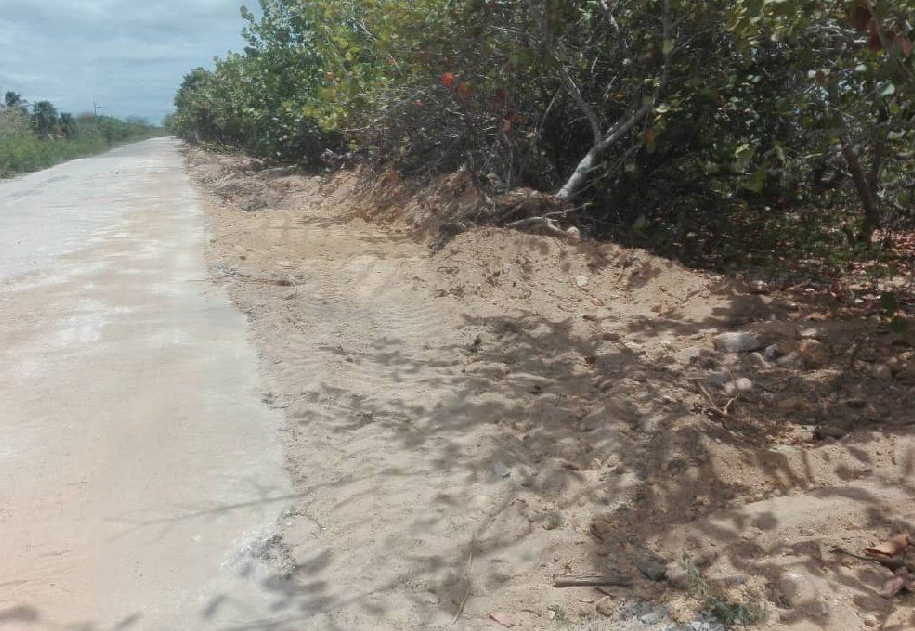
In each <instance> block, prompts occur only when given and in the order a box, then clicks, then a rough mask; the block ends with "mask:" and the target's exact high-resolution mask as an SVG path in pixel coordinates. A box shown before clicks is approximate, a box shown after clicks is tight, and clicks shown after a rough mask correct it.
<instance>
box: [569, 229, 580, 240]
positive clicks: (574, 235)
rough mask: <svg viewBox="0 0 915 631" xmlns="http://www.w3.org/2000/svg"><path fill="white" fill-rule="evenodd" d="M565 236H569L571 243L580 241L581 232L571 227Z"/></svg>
mask: <svg viewBox="0 0 915 631" xmlns="http://www.w3.org/2000/svg"><path fill="white" fill-rule="evenodd" d="M566 234H567V235H569V239H571V240H572V241H581V230H579V229H578V228H576V227H575V226H572V227H570V228H569V229H568V230H566Z"/></svg>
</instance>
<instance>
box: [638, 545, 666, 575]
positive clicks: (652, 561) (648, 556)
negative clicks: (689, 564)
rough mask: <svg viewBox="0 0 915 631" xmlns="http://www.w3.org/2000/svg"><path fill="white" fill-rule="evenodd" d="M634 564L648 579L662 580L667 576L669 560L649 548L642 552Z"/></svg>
mask: <svg viewBox="0 0 915 631" xmlns="http://www.w3.org/2000/svg"><path fill="white" fill-rule="evenodd" d="M634 564H635V566H636V567H637V568H638V569H639V572H641V573H642V574H643V575H644V576H645V578H647V579H648V580H651V581H662V580H664V577H665V576H667V561H665V560H664V559H662V558H661V557H659V556H658V555H657V554H655V553H653V552H650V551H648V550H645V551H643V552H641V553H640V554H639V555H638V556H637V557H636V558H635V561H634Z"/></svg>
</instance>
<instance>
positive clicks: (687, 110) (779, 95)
mask: <svg viewBox="0 0 915 631" xmlns="http://www.w3.org/2000/svg"><path fill="white" fill-rule="evenodd" d="M260 4H261V11H260V12H259V13H258V14H257V15H255V14H254V13H251V12H249V11H247V10H245V9H243V10H242V13H243V16H244V19H245V22H246V26H245V29H244V35H245V38H246V40H247V46H246V47H245V48H244V50H243V51H242V52H240V53H233V54H230V55H229V56H227V57H225V58H224V59H219V60H217V62H216V65H215V67H214V68H213V69H211V70H208V69H202V68H198V69H196V70H194V71H192V72H191V73H190V74H188V75H187V76H186V77H185V80H184V82H183V84H182V85H181V88H180V90H179V92H178V95H177V97H176V99H175V104H176V108H177V110H176V113H175V114H174V115H173V117H172V118H171V121H170V125H171V126H172V127H173V129H174V130H175V131H176V132H177V133H178V134H180V135H181V136H183V137H185V138H187V139H191V140H194V141H199V142H210V143H218V144H222V145H227V146H232V147H238V148H241V149H243V150H245V151H248V152H251V153H254V154H256V155H260V156H268V157H272V158H277V159H279V160H292V161H297V162H300V163H302V164H305V165H309V166H317V165H319V164H320V161H321V157H322V155H326V154H325V152H326V150H328V149H329V150H331V151H334V152H354V153H355V154H356V155H359V156H361V157H362V158H363V159H365V160H367V161H371V162H374V163H375V164H379V165H384V166H386V167H391V168H395V169H397V170H399V171H400V172H401V173H403V174H406V175H428V174H434V173H445V172H451V171H455V170H459V169H464V170H467V171H468V172H470V173H471V174H473V175H474V176H475V177H476V178H478V180H479V181H480V183H481V185H483V186H485V187H488V188H490V189H492V190H494V191H496V192H499V191H502V190H507V189H510V188H514V187H519V186H527V187H531V188H534V189H537V190H541V191H547V192H550V193H555V194H556V195H557V196H558V197H559V198H562V199H567V200H571V201H572V202H574V203H575V205H576V207H577V213H576V221H577V222H578V223H579V224H580V225H583V226H587V227H589V228H590V229H591V230H593V231H594V232H595V233H598V234H603V235H613V236H616V237H617V238H620V239H624V240H627V241H629V242H634V243H641V244H650V245H651V246H653V247H656V248H662V249H665V250H667V251H669V252H672V253H675V254H678V255H680V256H683V257H685V258H690V259H697V260H698V259H700V258H701V259H703V260H705V261H708V260H710V257H713V259H714V262H726V261H727V260H728V259H729V258H736V257H741V256H745V255H746V254H747V252H748V251H750V250H755V251H767V252H768V254H769V255H771V252H772V251H775V250H784V249H785V248H789V247H798V248H801V249H807V250H810V251H814V250H816V251H817V252H823V251H827V252H835V251H838V250H843V251H854V250H856V249H857V250H863V249H870V248H871V245H872V244H873V243H875V242H876V241H875V240H874V239H873V237H874V235H875V234H877V235H885V234H886V230H888V229H894V228H900V227H905V226H911V224H912V222H913V219H915V210H913V207H915V150H913V147H915V103H913V99H912V96H913V92H915V90H913V87H915V80H913V78H915V55H913V46H912V40H913V37H915V24H913V21H912V20H913V16H915V0H895V1H889V0H850V1H844V2H843V1H835V0H831V1H826V0H821V1H817V0H736V1H734V0H707V1H703V2H698V1H694V0H527V1H524V2H521V1H517V0H414V1H413V2H409V3H408V2H401V1H400V0H310V1H305V0H261V2H260Z"/></svg>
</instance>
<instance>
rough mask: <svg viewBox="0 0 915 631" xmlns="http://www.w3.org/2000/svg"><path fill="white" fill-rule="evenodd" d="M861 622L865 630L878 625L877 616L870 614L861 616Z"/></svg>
mask: <svg viewBox="0 0 915 631" xmlns="http://www.w3.org/2000/svg"><path fill="white" fill-rule="evenodd" d="M861 622H862V623H863V624H864V626H865V627H867V628H873V627H876V626H877V625H878V624H879V621H878V620H877V616H875V615H874V614H870V613H868V614H864V615H863V616H861Z"/></svg>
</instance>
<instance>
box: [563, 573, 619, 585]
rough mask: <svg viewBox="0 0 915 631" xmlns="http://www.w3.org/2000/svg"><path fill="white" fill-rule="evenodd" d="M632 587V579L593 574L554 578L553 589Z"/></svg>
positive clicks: (617, 575)
mask: <svg viewBox="0 0 915 631" xmlns="http://www.w3.org/2000/svg"><path fill="white" fill-rule="evenodd" d="M608 585H615V586H617V587H630V586H631V585H632V579H631V578H629V577H628V576H624V575H622V574H616V575H610V574H591V575H586V576H554V577H553V587H605V586H608Z"/></svg>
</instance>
